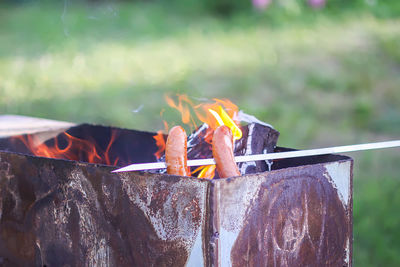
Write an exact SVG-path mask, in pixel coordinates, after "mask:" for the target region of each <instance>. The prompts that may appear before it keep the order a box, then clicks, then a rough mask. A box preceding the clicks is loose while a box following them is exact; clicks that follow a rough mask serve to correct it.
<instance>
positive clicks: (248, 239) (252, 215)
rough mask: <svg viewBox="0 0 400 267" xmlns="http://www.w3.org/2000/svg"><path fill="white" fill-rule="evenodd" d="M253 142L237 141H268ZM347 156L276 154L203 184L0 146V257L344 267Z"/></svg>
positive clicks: (348, 251)
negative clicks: (269, 161)
mask: <svg viewBox="0 0 400 267" xmlns="http://www.w3.org/2000/svg"><path fill="white" fill-rule="evenodd" d="M85 127H86V128H87V127H89V126H84V128H85ZM86 128H85V129H86ZM96 129H97V128H96ZM252 129H253V128H249V129H248V130H249V131H253V130H254V129H255V128H254V129H253V130H252ZM136 134H138V135H139V136H142V137H143V136H144V137H143V138H145V140H147V141H148V142H149V143H150V141H151V142H152V140H153V139H152V137H151V133H144V132H139V133H133V132H127V133H126V140H136V139H135V138H131V137H135V136H136ZM269 134H271V135H272V136H275V137H274V138H277V135H276V133H274V132H271V133H269ZM128 137H129V138H128ZM264 139H265V138H264ZM124 140H125V139H124ZM259 140H261V139H254V142H253V143H251V142H250V143H249V142H247V143H243V144H242V146H238V147H239V148H240V147H242V148H246V151H247V150H250V151H258V150H260V151H263V149H264V148H263V147H265V146H267V147H269V149H272V148H271V147H272V144H269V145H268V144H267V145H266V144H265V143H263V142H260V143H257V141H259ZM3 141H4V140H3ZM122 144H123V142H121V146H122ZM249 147H250V148H251V149H249ZM130 148H132V150H134V151H137V150H140V149H138V148H142V147H141V144H140V142H138V144H132V147H130ZM280 149H284V148H280ZM147 154H148V155H150V156H152V153H150V152H149V151H148V153H147ZM127 155H128V154H127ZM136 156H137V157H139V155H136ZM150 156H149V157H150ZM141 160H147V159H141ZM352 164H353V163H352V160H351V159H350V158H347V157H343V156H333V155H324V156H318V157H307V158H297V159H287V160H281V161H278V162H274V164H273V165H272V167H273V170H272V171H269V172H260V170H265V169H267V167H266V163H265V162H263V163H262V164H258V165H259V166H258V165H257V164H256V165H254V164H250V165H249V166H246V167H245V168H244V167H243V168H244V169H246V170H248V171H249V172H250V173H253V172H257V173H255V174H247V175H243V176H241V177H235V178H229V179H215V180H206V179H194V178H189V177H179V176H171V175H167V174H161V173H143V172H134V173H120V174H111V173H110V171H111V170H112V169H113V168H112V167H109V166H104V165H95V164H87V163H78V162H74V161H65V160H56V159H46V158H39V157H34V156H28V155H22V154H16V153H11V152H9V151H7V152H6V151H1V150H0V265H4V266H32V265H33V266H43V265H47V266H64V265H69V266H185V265H186V266H199V265H200V266H351V265H352V261H351V258H352V167H353V165H352Z"/></svg>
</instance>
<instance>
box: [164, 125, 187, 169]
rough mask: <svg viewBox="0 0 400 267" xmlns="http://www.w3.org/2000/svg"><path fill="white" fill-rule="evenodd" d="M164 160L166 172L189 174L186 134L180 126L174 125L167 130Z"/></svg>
mask: <svg viewBox="0 0 400 267" xmlns="http://www.w3.org/2000/svg"><path fill="white" fill-rule="evenodd" d="M165 162H166V164H167V173H168V174H175V175H181V176H190V168H188V166H187V136H186V132H185V130H184V129H183V128H182V127H181V126H175V127H173V128H172V129H171V130H170V131H169V134H168V138H167V144H166V146H165Z"/></svg>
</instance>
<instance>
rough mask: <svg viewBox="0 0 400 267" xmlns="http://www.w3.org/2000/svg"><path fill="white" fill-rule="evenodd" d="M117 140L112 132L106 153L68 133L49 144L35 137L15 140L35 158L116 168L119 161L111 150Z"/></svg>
mask: <svg viewBox="0 0 400 267" xmlns="http://www.w3.org/2000/svg"><path fill="white" fill-rule="evenodd" d="M116 138H117V135H116V130H112V132H111V137H110V141H109V143H108V145H107V147H106V149H105V150H104V151H103V150H102V149H101V148H100V147H99V146H98V145H96V143H95V142H91V141H88V140H83V139H80V138H77V137H74V136H72V135H70V134H68V133H67V132H63V133H61V134H60V135H58V136H57V137H54V138H53V139H52V140H51V141H49V142H46V143H48V144H46V143H43V142H41V141H40V140H38V138H36V136H35V135H25V136H17V137H14V138H13V139H14V140H16V141H20V142H22V143H23V144H24V145H25V146H26V147H27V148H28V149H29V150H30V152H31V153H32V154H33V155H35V156H39V157H46V158H56V159H69V160H75V161H80V160H81V161H87V162H89V163H99V164H107V165H113V166H116V165H117V164H118V160H119V159H118V158H116V159H114V160H112V159H111V158H110V150H111V147H112V144H113V143H114V142H115V140H116ZM60 143H62V144H60Z"/></svg>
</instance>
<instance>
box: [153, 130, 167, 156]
mask: <svg viewBox="0 0 400 267" xmlns="http://www.w3.org/2000/svg"><path fill="white" fill-rule="evenodd" d="M153 138H154V139H155V140H156V145H157V147H158V150H157V152H156V153H154V155H155V156H156V158H157V159H159V158H161V156H162V155H163V152H164V151H165V139H164V134H163V132H162V131H158V132H157V135H155V136H153Z"/></svg>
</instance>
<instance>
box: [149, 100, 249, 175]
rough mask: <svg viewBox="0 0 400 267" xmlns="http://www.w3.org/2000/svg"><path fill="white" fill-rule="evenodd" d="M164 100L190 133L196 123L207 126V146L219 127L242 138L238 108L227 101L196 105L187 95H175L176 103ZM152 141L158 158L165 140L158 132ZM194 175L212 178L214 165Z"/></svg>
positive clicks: (195, 171)
mask: <svg viewBox="0 0 400 267" xmlns="http://www.w3.org/2000/svg"><path fill="white" fill-rule="evenodd" d="M165 99H166V102H167V104H168V105H169V106H170V107H172V108H174V109H176V110H178V111H179V112H180V114H181V119H182V122H183V123H184V124H186V125H188V126H189V128H190V130H191V131H193V130H194V129H196V128H197V123H196V121H200V122H202V123H206V124H207V125H208V126H209V128H208V130H207V132H206V134H205V135H204V140H205V141H206V142H207V143H209V144H211V142H212V136H213V133H214V130H215V129H216V128H217V127H218V126H220V125H227V126H228V127H230V128H231V129H232V132H233V133H234V136H235V138H236V139H240V138H241V136H242V133H241V131H240V129H239V127H238V126H239V121H238V120H237V113H238V107H237V106H236V105H235V104H234V103H233V102H232V101H230V100H229V99H217V98H214V99H213V102H212V103H200V104H196V105H195V104H194V103H193V101H192V100H191V99H190V98H189V97H188V96H187V95H177V100H176V101H175V100H174V99H173V98H172V97H170V96H167V95H166V96H165ZM192 113H194V115H192ZM164 123H165V122H164ZM166 128H167V126H166ZM161 137H162V139H161ZM154 139H156V143H157V146H158V148H159V149H158V151H157V152H156V153H155V156H156V157H157V158H160V156H161V155H162V153H163V152H164V150H165V140H164V138H163V135H162V133H161V132H160V131H159V132H157V135H155V136H154ZM195 173H198V175H197V177H198V178H213V177H214V175H215V165H210V166H201V167H199V168H197V169H195V170H194V171H193V172H192V174H195Z"/></svg>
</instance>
